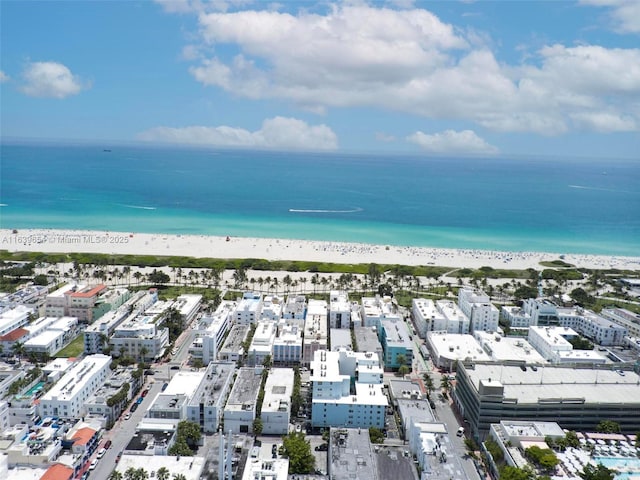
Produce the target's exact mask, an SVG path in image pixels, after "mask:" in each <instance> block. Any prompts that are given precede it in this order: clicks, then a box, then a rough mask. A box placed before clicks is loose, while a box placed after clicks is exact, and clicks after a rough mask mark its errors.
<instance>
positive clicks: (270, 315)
mask: <svg viewBox="0 0 640 480" xmlns="http://www.w3.org/2000/svg"><path fill="white" fill-rule="evenodd" d="M282 303H283V299H282V298H280V297H278V296H277V295H268V296H266V297H264V299H263V300H262V319H263V320H273V321H277V320H280V318H282Z"/></svg>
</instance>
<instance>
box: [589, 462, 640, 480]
mask: <svg viewBox="0 0 640 480" xmlns="http://www.w3.org/2000/svg"><path fill="white" fill-rule="evenodd" d="M594 460H595V461H596V462H598V463H601V464H602V465H604V466H605V467H607V468H612V469H616V470H622V471H623V473H619V474H617V475H616V477H615V479H616V480H627V479H628V478H631V477H632V476H634V475H640V458H634V457H624V458H620V457H594Z"/></svg>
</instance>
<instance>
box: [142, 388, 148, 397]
mask: <svg viewBox="0 0 640 480" xmlns="http://www.w3.org/2000/svg"><path fill="white" fill-rule="evenodd" d="M147 393H149V389H148V388H145V389H144V390H143V391H142V396H143V397H146V396H147Z"/></svg>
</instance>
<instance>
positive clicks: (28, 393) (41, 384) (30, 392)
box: [25, 382, 44, 397]
mask: <svg viewBox="0 0 640 480" xmlns="http://www.w3.org/2000/svg"><path fill="white" fill-rule="evenodd" d="M42 387H44V382H38V383H36V384H35V385H34V386H33V387H31V388H30V389H29V390H27V391H26V392H25V395H26V396H28V397H30V396H31V395H33V394H34V393H36V392H37V391H39V390H42Z"/></svg>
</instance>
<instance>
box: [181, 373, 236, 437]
mask: <svg viewBox="0 0 640 480" xmlns="http://www.w3.org/2000/svg"><path fill="white" fill-rule="evenodd" d="M234 373H235V364H234V363H232V362H211V363H209V364H208V366H207V368H206V370H205V375H204V377H203V379H202V381H201V382H200V384H199V385H198V388H197V389H196V390H195V392H194V393H193V395H192V396H191V398H190V399H189V401H188V402H187V419H188V420H189V421H191V422H194V423H198V424H199V425H200V426H201V428H202V430H203V431H204V432H205V433H215V432H216V431H217V430H218V428H219V426H220V425H221V423H222V417H223V411H224V405H225V401H226V399H227V395H228V394H229V392H230V390H231V386H232V385H233V375H234Z"/></svg>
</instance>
